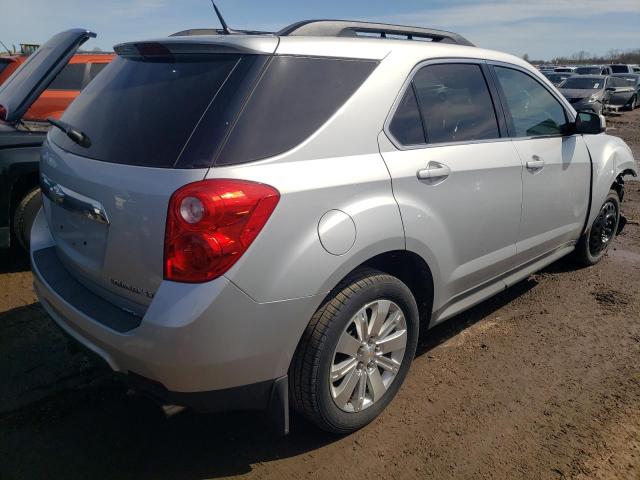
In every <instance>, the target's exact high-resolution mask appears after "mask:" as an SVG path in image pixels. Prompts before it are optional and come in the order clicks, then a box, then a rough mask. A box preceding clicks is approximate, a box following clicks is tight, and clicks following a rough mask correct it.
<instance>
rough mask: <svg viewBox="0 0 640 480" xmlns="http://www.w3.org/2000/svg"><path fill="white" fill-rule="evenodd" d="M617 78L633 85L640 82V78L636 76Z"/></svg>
mask: <svg viewBox="0 0 640 480" xmlns="http://www.w3.org/2000/svg"><path fill="white" fill-rule="evenodd" d="M616 77H618V78H623V79H624V80H626V81H627V82H629V83H632V84H635V83H637V82H638V81H639V80H640V76H634V75H616Z"/></svg>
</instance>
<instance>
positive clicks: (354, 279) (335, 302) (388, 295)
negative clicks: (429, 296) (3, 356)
mask: <svg viewBox="0 0 640 480" xmlns="http://www.w3.org/2000/svg"><path fill="white" fill-rule="evenodd" d="M418 326H419V316H418V307H417V305H416V301H415V299H414V297H413V295H412V294H411V291H410V290H409V288H408V287H407V286H406V285H405V284H404V283H402V282H401V281H400V280H398V279H397V278H395V277H393V276H391V275H387V274H385V273H382V272H379V271H376V270H369V269H367V270H362V271H359V272H356V273H355V274H354V275H352V276H350V277H349V278H347V279H346V280H345V281H344V282H342V283H341V284H340V285H339V286H338V287H336V289H335V290H334V292H333V295H332V296H330V297H329V298H328V299H327V301H326V302H325V303H324V304H323V305H322V306H321V307H320V308H319V309H318V310H317V311H316V313H315V314H314V315H313V317H312V319H311V321H310V322H309V325H308V326H307V329H306V330H305V332H304V334H303V336H302V339H301V341H300V343H299V345H298V348H297V349H296V353H295V355H294V358H293V361H292V363H291V367H290V375H289V382H290V392H291V400H292V404H293V407H294V408H295V409H296V410H297V411H298V412H299V413H301V414H302V415H303V416H305V417H306V418H307V419H309V420H310V421H311V422H313V423H315V424H316V425H317V426H318V427H320V428H321V429H323V430H326V431H328V432H332V433H337V434H346V433H350V432H353V431H355V430H358V429H359V428H362V427H364V426H365V425H367V424H368V423H369V422H371V421H372V420H373V419H375V418H376V417H377V416H378V415H379V414H380V413H381V412H382V411H383V410H384V409H385V407H386V406H387V405H388V404H389V402H391V400H392V399H393V398H394V396H395V395H396V393H397V392H398V390H399V389H400V386H401V385H402V382H403V381H404V379H405V377H406V375H407V371H408V370H409V366H410V364H411V361H412V359H413V356H414V354H415V350H416V345H417V342H418V328H419V327H418ZM392 341H393V342H394V343H393V344H391V342H392ZM403 341H406V343H404V344H403ZM344 352H349V353H344ZM394 355H395V356H394ZM343 365H344V366H343ZM342 372H348V373H342ZM350 387H351V389H352V390H353V391H352V393H350V391H349V388H350Z"/></svg>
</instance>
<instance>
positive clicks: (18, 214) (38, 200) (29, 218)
mask: <svg viewBox="0 0 640 480" xmlns="http://www.w3.org/2000/svg"><path fill="white" fill-rule="evenodd" d="M41 206H42V197H41V196H40V189H39V188H34V189H32V190H29V192H28V193H27V194H26V195H25V196H24V197H22V199H21V200H20V202H19V203H18V206H17V207H16V209H15V211H14V213H13V233H14V235H15V238H16V240H18V243H19V244H20V246H21V247H22V248H23V249H24V250H25V251H27V252H28V251H29V243H30V240H31V227H32V226H33V222H34V221H35V219H36V215H37V214H38V211H39V210H40V207H41Z"/></svg>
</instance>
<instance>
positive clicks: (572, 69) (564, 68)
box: [553, 67, 576, 73]
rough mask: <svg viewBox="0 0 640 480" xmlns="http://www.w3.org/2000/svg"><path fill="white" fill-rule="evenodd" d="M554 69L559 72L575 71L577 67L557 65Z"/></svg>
mask: <svg viewBox="0 0 640 480" xmlns="http://www.w3.org/2000/svg"><path fill="white" fill-rule="evenodd" d="M553 71H554V72H558V73H574V72H575V71H576V67H556V68H554V69H553Z"/></svg>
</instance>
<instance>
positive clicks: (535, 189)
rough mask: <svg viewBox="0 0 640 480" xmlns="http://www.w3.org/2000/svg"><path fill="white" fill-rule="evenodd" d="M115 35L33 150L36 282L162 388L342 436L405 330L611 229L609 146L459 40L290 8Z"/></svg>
mask: <svg viewBox="0 0 640 480" xmlns="http://www.w3.org/2000/svg"><path fill="white" fill-rule="evenodd" d="M203 33H204V35H202V34H203ZM375 37H377V38H375ZM115 51H116V53H117V58H116V59H114V61H113V62H112V63H111V64H110V65H109V66H108V67H107V68H105V70H104V71H103V72H102V73H101V74H100V75H99V76H98V77H97V78H96V79H95V80H94V81H93V82H92V83H91V84H90V85H89V86H88V87H87V88H86V89H85V90H84V91H83V92H82V94H81V95H80V96H79V97H78V99H77V100H76V101H74V102H73V104H72V105H71V106H70V107H69V109H68V110H67V111H66V113H65V114H64V116H63V117H62V121H61V122H59V123H58V124H57V125H56V126H57V127H58V128H56V129H54V130H52V131H51V132H50V133H49V135H48V138H47V141H46V142H45V145H44V147H43V150H42V159H41V166H40V169H41V184H42V190H43V194H44V202H43V204H44V208H43V209H42V210H41V212H40V213H39V215H38V218H37V219H36V222H35V226H34V228H33V230H32V238H31V257H32V262H33V272H34V281H35V289H36V291H37V294H38V297H39V298H40V301H41V303H42V305H43V307H44V308H45V309H46V310H47V312H48V313H49V314H50V315H51V317H52V318H53V319H54V320H55V322H56V323H57V324H58V325H59V326H60V327H62V329H63V330H65V331H66V332H67V333H68V334H69V335H70V336H72V337H74V338H75V339H76V340H78V341H79V342H81V343H82V344H84V346H86V347H87V348H88V349H90V350H92V351H93V352H94V353H96V354H98V355H99V356H100V357H102V358H103V359H104V360H105V361H106V362H107V363H108V364H109V365H110V366H111V368H112V369H113V370H115V371H118V372H122V373H123V374H124V376H125V377H126V378H127V380H128V381H129V382H130V383H131V384H132V385H134V387H135V388H136V389H138V390H139V391H142V392H145V393H148V394H150V395H152V396H154V397H156V398H158V399H160V400H161V401H163V402H165V403H166V404H172V405H183V406H189V407H193V408H195V409H198V410H203V411H212V410H222V409H268V411H269V412H270V415H271V416H272V417H273V418H274V419H276V420H277V421H278V422H279V425H281V426H282V428H284V429H285V430H286V429H287V428H288V402H289V400H291V402H292V404H293V406H294V408H295V409H296V410H297V411H299V412H300V413H302V414H303V415H304V416H306V417H308V418H309V419H310V420H311V421H313V422H315V423H316V424H317V425H318V426H319V427H321V428H323V429H326V430H329V431H332V432H341V433H345V432H351V431H353V430H355V429H358V428H360V427H362V426H363V425H366V424H367V423H368V422H370V421H372V420H373V419H374V418H375V417H376V416H377V415H378V414H379V413H380V412H381V411H382V410H383V409H384V408H385V407H386V406H387V404H389V402H390V401H391V400H392V399H393V397H394V396H395V394H396V393H397V391H398V389H399V388H400V386H401V384H402V382H403V380H404V378H405V376H406V374H407V371H408V369H409V365H410V363H411V361H412V358H413V356H414V352H415V349H416V343H417V340H418V331H419V329H429V328H430V327H433V326H434V325H437V324H439V323H440V322H442V321H444V320H446V319H448V318H450V317H452V316H454V315H456V314H458V313H460V312H462V311H464V310H465V309H468V308H469V307H471V306H472V305H474V304H476V303H478V302H480V301H482V300H483V299H486V298H487V297H490V296H491V295H494V294H496V293H497V292H500V291H502V290H504V289H505V288H507V287H509V286H510V285H513V284H514V283H516V282H518V281H519V280H522V279H524V278H526V277H527V276H528V275H530V274H531V273H532V272H535V271H536V270H539V269H541V268H542V267H544V266H545V265H548V264H550V263H551V262H553V261H555V260H557V259H559V258H560V257H563V256H565V255H567V254H569V253H572V252H574V254H575V255H576V257H577V258H578V259H580V260H581V261H582V262H584V263H587V264H594V263H596V262H597V261H598V260H599V259H600V258H602V256H603V254H604V252H606V250H607V247H608V246H609V245H610V243H611V241H612V239H613V238H614V236H615V235H616V233H617V231H618V229H619V228H620V227H621V223H622V222H621V216H620V201H621V200H622V197H623V176H625V175H627V174H633V175H635V174H636V165H635V162H634V160H633V157H632V154H631V151H630V149H629V148H628V147H627V146H626V145H625V144H624V142H622V141H621V140H620V139H618V138H615V137H610V136H608V135H605V134H602V132H603V131H604V120H603V118H602V117H600V116H598V115H594V114H592V113H584V114H576V112H575V111H574V110H573V108H572V107H571V104H569V103H568V102H567V101H566V100H565V99H564V98H563V97H562V96H561V95H560V94H559V93H558V91H557V90H556V89H555V88H554V87H553V86H552V85H551V84H550V83H549V81H548V80H546V79H545V77H544V76H542V74H540V73H539V72H537V71H536V70H535V69H533V68H532V67H531V66H530V65H529V64H528V63H526V62H524V61H522V60H520V59H518V58H516V57H513V56H511V55H506V54H503V53H498V52H493V51H489V50H482V49H480V48H476V47H474V46H472V45H471V44H470V43H469V42H468V41H467V40H465V39H464V38H462V37H460V36H459V35H456V34H453V33H448V32H442V31H436V30H428V29H419V28H412V27H400V26H393V25H381V24H370V23H358V22H345V21H309V22H302V23H298V24H295V25H292V26H290V27H287V28H286V29H284V30H282V31H281V32H278V33H276V34H260V33H255V32H252V33H243V32H233V33H232V34H225V33H224V32H223V31H218V32H216V31H211V32H207V31H205V32H202V31H187V32H181V35H179V36H172V37H168V38H162V39H158V40H152V41H145V42H136V43H126V44H121V45H118V46H116V47H115Z"/></svg>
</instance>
